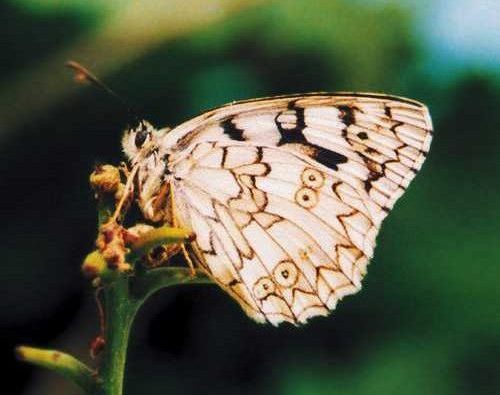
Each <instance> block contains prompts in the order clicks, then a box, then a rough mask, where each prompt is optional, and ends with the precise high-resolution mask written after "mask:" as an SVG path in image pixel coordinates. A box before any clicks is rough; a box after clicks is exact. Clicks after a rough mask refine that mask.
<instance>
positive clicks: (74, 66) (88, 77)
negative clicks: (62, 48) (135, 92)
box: [65, 60, 140, 123]
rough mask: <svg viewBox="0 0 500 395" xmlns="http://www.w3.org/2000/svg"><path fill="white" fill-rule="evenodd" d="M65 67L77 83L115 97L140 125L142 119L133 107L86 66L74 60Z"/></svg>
mask: <svg viewBox="0 0 500 395" xmlns="http://www.w3.org/2000/svg"><path fill="white" fill-rule="evenodd" d="M65 66H66V67H67V68H69V69H71V70H72V71H73V72H74V80H75V82H77V83H79V84H82V83H85V82H87V83H91V84H92V85H94V86H96V87H98V88H100V89H102V90H103V91H104V92H106V93H108V94H109V95H111V96H112V97H114V98H115V99H116V100H117V101H118V102H120V104H122V105H123V106H124V107H125V108H126V110H127V113H128V114H129V115H130V116H131V117H132V118H133V120H134V121H135V123H139V120H140V118H139V117H138V116H137V112H136V111H134V109H133V107H132V106H130V104H129V103H127V102H126V101H125V100H123V99H122V98H121V97H120V96H119V95H118V94H117V93H116V92H115V91H113V90H112V89H111V88H110V87H109V86H107V85H106V84H105V83H103V82H102V81H100V80H99V79H98V78H97V77H96V76H95V75H94V74H93V73H92V72H91V71H90V70H89V69H87V68H86V67H85V66H83V65H81V64H80V63H78V62H75V61H74V60H69V61H67V62H66V63H65Z"/></svg>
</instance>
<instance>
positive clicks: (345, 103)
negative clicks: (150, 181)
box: [169, 94, 432, 324]
mask: <svg viewBox="0 0 500 395" xmlns="http://www.w3.org/2000/svg"><path fill="white" fill-rule="evenodd" d="M431 129H432V126H431V121H430V117H429V115H428V112H427V109H426V107H425V106H423V105H421V104H419V103H416V102H413V101H409V100H406V99H400V98H394V97H388V96H379V95H370V94H361V95H353V94H335V95H328V94H324V95H323V94H318V95H306V96H297V97H283V98H270V99H265V100H257V101H249V102H243V103H236V104H234V105H228V106H225V107H221V108H219V109H216V110H213V111H211V112H208V113H205V114H203V115H201V116H199V117H197V118H194V119H193V120H191V121H188V122H186V123H185V124H182V125H180V126H179V127H177V128H175V129H174V130H173V131H172V132H171V133H172V134H171V135H170V136H169V139H172V138H176V139H177V141H178V146H177V149H176V152H177V154H176V155H177V156H176V157H174V158H171V161H172V163H174V165H172V166H171V172H172V174H173V176H174V179H175V181H174V182H173V185H174V188H175V198H176V205H177V206H178V211H179V215H180V217H181V218H180V219H181V220H182V222H183V223H184V224H185V225H186V226H189V227H191V228H192V230H193V231H194V233H195V234H196V237H197V239H196V241H195V242H194V243H193V244H192V245H191V252H192V253H193V255H194V256H195V257H196V258H197V261H198V262H199V263H200V265H201V266H202V267H203V268H204V269H205V270H206V271H207V273H208V274H209V275H210V276H211V277H212V278H213V279H214V280H215V281H216V282H217V283H218V284H219V285H221V286H222V287H223V288H224V289H225V290H227V291H228V292H229V293H230V294H231V295H232V296H233V297H234V298H235V299H236V300H238V301H239V303H240V304H241V306H242V307H243V308H244V309H245V311H246V312H247V313H248V315H249V316H251V317H252V318H254V319H255V320H257V321H260V322H265V321H269V322H271V323H273V324H279V323H280V322H283V321H289V322H292V323H303V322H305V321H306V320H307V319H308V318H310V317H313V316H317V315H326V314H328V312H329V311H330V310H332V309H334V308H335V306H336V303H337V302H338V300H339V299H341V298H342V297H343V296H345V295H348V294H352V293H355V292H357V291H358V290H359V289H360V287H361V280H362V278H363V276H364V274H365V272H366V265H367V264H368V261H369V259H370V258H371V257H372V255H373V249H374V247H375V237H376V235H377V233H378V230H379V228H380V224H381V222H382V220H383V218H384V217H385V216H386V215H387V213H388V212H389V210H390V209H391V208H392V206H393V204H394V203H395V201H396V200H397V198H398V197H399V196H401V194H402V193H403V192H404V190H405V189H406V188H407V186H408V184H409V182H410V181H411V180H412V179H413V177H414V176H415V174H416V172H417V171H418V170H419V169H420V167H421V165H422V163H423V161H424V159H425V156H426V154H427V152H428V150H429V146H430V141H431Z"/></svg>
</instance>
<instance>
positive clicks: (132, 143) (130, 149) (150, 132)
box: [122, 120, 158, 162]
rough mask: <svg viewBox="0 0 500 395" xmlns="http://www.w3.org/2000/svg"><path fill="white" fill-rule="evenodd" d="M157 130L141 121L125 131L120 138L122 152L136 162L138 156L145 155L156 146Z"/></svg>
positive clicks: (146, 122)
mask: <svg viewBox="0 0 500 395" xmlns="http://www.w3.org/2000/svg"><path fill="white" fill-rule="evenodd" d="M157 140H158V130H157V129H155V127H154V126H153V125H151V124H150V123H149V122H148V121H145V120H141V121H139V122H138V123H137V124H136V125H134V126H133V127H130V128H128V129H126V130H125V133H124V134H123V138H122V147H123V151H124V152H125V154H126V155H127V157H128V158H129V159H130V160H131V161H132V162H134V161H137V160H138V158H139V156H140V155H139V154H141V153H143V154H142V156H143V155H144V153H147V152H145V151H150V150H151V149H154V147H156V146H157Z"/></svg>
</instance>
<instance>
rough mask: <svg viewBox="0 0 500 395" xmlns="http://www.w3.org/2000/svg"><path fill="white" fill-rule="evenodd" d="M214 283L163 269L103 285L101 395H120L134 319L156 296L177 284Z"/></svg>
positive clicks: (200, 275) (184, 271) (203, 277)
mask: <svg viewBox="0 0 500 395" xmlns="http://www.w3.org/2000/svg"><path fill="white" fill-rule="evenodd" d="M211 282H212V281H211V280H210V279H209V278H208V277H207V276H206V275H205V274H203V273H202V272H196V274H195V275H194V276H193V275H192V274H191V272H190V270H189V269H187V268H182V267H163V268H158V269H152V270H148V271H147V272H145V273H143V274H142V275H138V276H137V277H129V276H120V277H119V278H116V279H114V280H113V281H110V282H108V283H107V284H105V285H104V301H105V314H106V317H105V325H106V328H105V339H106V344H105V346H104V351H103V359H102V364H101V368H100V369H99V385H100V387H99V388H100V390H99V392H98V394H99V395H121V394H122V390H123V377H124V373H125V363H126V357H127V346H128V340H129V335H130V330H131V327H132V322H133V320H134V317H135V315H136V313H137V311H138V310H139V308H140V307H141V305H142V304H143V303H144V302H145V301H146V300H147V299H148V297H149V296H151V295H152V294H153V293H154V292H156V291H158V290H160V289H163V288H166V287H171V286H173V285H178V284H207V283H211Z"/></svg>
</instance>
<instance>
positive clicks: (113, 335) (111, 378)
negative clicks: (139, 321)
mask: <svg viewBox="0 0 500 395" xmlns="http://www.w3.org/2000/svg"><path fill="white" fill-rule="evenodd" d="M104 300H105V312H106V318H105V325H106V328H105V340H106V344H105V346H104V347H105V349H104V352H103V354H104V355H103V360H102V365H101V368H100V371H99V376H100V381H101V386H100V392H99V394H100V395H121V394H122V389H123V377H124V372H125V362H126V357H127V346H128V341H129V335H130V329H131V327H132V322H133V319H134V317H135V314H136V312H137V310H138V308H139V306H140V304H141V303H140V302H139V301H137V300H136V299H133V298H131V297H130V293H129V278H128V277H120V278H118V279H116V280H115V281H113V282H111V283H109V284H106V285H105V287H104Z"/></svg>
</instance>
